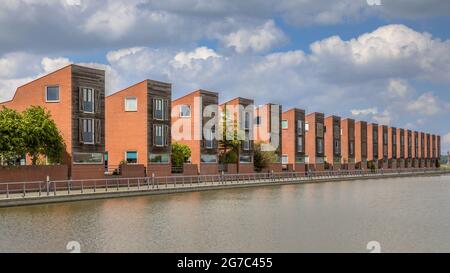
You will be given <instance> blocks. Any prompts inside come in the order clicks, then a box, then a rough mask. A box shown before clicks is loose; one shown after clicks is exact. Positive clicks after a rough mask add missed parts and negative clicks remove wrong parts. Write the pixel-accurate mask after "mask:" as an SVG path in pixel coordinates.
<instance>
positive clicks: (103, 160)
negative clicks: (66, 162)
mask: <svg viewBox="0 0 450 273" xmlns="http://www.w3.org/2000/svg"><path fill="white" fill-rule="evenodd" d="M74 154H101V153H78V152H77V153H74ZM104 163H105V156H104V155H103V156H102V160H101V162H94V163H92V162H86V163H79V162H75V160H74V161H73V164H74V165H102V164H104Z"/></svg>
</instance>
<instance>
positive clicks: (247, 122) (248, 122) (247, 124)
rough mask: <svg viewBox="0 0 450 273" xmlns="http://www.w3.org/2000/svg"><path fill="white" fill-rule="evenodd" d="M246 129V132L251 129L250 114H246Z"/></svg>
mask: <svg viewBox="0 0 450 273" xmlns="http://www.w3.org/2000/svg"><path fill="white" fill-rule="evenodd" d="M244 129H245V130H249V129H250V113H249V112H245V113H244Z"/></svg>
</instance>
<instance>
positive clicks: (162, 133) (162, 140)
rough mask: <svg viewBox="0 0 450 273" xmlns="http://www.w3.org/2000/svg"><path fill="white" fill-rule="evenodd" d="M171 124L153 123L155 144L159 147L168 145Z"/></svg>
mask: <svg viewBox="0 0 450 273" xmlns="http://www.w3.org/2000/svg"><path fill="white" fill-rule="evenodd" d="M168 128H169V126H167V125H161V124H155V125H153V140H154V141H153V144H154V145H155V146H158V147H164V146H167V145H168V135H169V129H168Z"/></svg>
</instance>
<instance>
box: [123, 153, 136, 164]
mask: <svg viewBox="0 0 450 273" xmlns="http://www.w3.org/2000/svg"><path fill="white" fill-rule="evenodd" d="M134 152H135V153H136V163H128V153H134ZM125 162H127V164H129V165H137V164H138V162H139V152H138V151H137V150H129V151H125Z"/></svg>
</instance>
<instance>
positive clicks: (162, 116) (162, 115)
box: [154, 98, 164, 120]
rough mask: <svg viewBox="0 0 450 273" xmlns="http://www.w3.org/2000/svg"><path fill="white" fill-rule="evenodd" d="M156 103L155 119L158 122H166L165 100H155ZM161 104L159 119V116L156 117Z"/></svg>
mask: <svg viewBox="0 0 450 273" xmlns="http://www.w3.org/2000/svg"><path fill="white" fill-rule="evenodd" d="M154 101H155V105H154V107H155V111H154V113H155V117H154V118H155V119H156V120H164V99H162V98H155V100H154ZM159 104H160V105H161V118H159V117H157V115H156V112H157V111H158V106H159Z"/></svg>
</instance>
